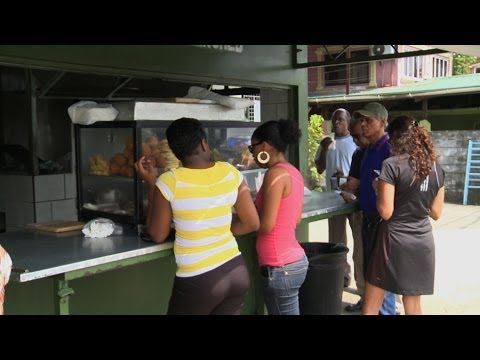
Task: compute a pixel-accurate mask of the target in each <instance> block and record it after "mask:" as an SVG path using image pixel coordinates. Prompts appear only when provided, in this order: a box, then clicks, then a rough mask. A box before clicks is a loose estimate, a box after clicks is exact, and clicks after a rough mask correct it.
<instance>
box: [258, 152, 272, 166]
mask: <svg viewBox="0 0 480 360" xmlns="http://www.w3.org/2000/svg"><path fill="white" fill-rule="evenodd" d="M262 156H265V159H262ZM257 161H258V162H259V163H260V164H263V165H265V164H266V163H268V162H269V161H270V154H269V153H268V152H266V151H265V150H264V151H260V152H259V153H258V155H257Z"/></svg>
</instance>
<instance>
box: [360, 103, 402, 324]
mask: <svg viewBox="0 0 480 360" xmlns="http://www.w3.org/2000/svg"><path fill="white" fill-rule="evenodd" d="M353 116H354V117H355V118H359V119H360V123H361V128H362V133H363V136H364V137H365V138H366V139H367V140H368V143H369V145H368V147H367V149H366V150H365V154H364V155H363V159H362V163H361V165H360V187H359V193H358V194H359V198H358V205H359V208H360V210H362V215H363V225H362V240H363V270H364V272H363V274H364V276H365V274H366V271H367V267H368V263H369V261H370V255H371V252H372V248H373V245H374V243H375V239H376V234H377V228H378V224H379V223H380V221H381V218H380V215H379V214H378V210H377V194H376V192H375V189H374V188H373V181H374V179H375V178H376V177H377V176H378V174H379V173H380V169H381V168H382V162H383V160H385V159H387V158H388V157H390V144H389V143H388V134H386V133H385V127H386V125H387V119H388V112H387V109H385V107H384V106H383V105H382V104H379V103H377V102H371V103H368V104H366V105H365V106H364V107H363V108H362V109H361V110H357V111H355V112H354V113H353ZM380 314H381V315H395V314H396V298H395V294H394V293H391V292H388V291H387V292H386V293H385V297H384V301H383V304H382V307H381V308H380Z"/></svg>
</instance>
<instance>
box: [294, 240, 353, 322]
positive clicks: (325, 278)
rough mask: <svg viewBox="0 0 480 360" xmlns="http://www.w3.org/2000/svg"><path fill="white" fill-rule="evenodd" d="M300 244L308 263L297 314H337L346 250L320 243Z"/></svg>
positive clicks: (340, 310)
mask: <svg viewBox="0 0 480 360" xmlns="http://www.w3.org/2000/svg"><path fill="white" fill-rule="evenodd" d="M301 245H302V247H303V248H304V249H305V254H306V255H307V258H308V261H309V263H310V264H309V265H308V271H307V277H306V278H305V282H304V283H303V285H302V287H301V288H300V292H299V302H300V314H301V315H340V314H341V312H342V293H343V272H344V262H345V260H346V257H347V253H348V247H346V246H345V245H343V244H334V243H324V242H313V243H302V244H301Z"/></svg>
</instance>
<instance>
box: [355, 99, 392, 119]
mask: <svg viewBox="0 0 480 360" xmlns="http://www.w3.org/2000/svg"><path fill="white" fill-rule="evenodd" d="M353 116H354V117H355V118H361V117H374V118H376V119H379V120H383V121H387V119H388V111H387V109H385V106H383V105H382V104H379V103H377V102H371V103H368V104H366V105H365V106H364V107H363V108H362V109H360V110H357V111H355V112H354V113H353Z"/></svg>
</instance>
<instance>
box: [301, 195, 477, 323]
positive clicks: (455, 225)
mask: <svg viewBox="0 0 480 360" xmlns="http://www.w3.org/2000/svg"><path fill="white" fill-rule="evenodd" d="M432 225H433V229H434V237H435V247H436V272H435V293H434V294H433V295H429V296H423V297H422V307H423V313H424V314H426V315H437V314H440V315H447V314H448V315H480V280H479V277H478V275H479V274H480V259H479V258H480V206H472V205H465V206H464V205H457V204H445V206H444V210H443V214H442V216H441V218H440V219H439V220H438V221H433V220H432ZM310 231H311V232H315V234H317V236H318V237H317V238H319V239H325V241H328V222H327V221H326V220H321V221H317V222H315V223H312V224H311V225H310ZM347 234H348V244H347V245H348V247H349V248H350V249H352V244H353V242H352V236H351V233H350V232H347ZM347 258H348V261H349V262H350V263H352V251H349V253H348V255H347ZM352 268H353V266H352ZM358 299H359V296H358V295H356V288H355V284H354V281H352V285H351V287H350V288H348V289H346V290H345V291H344V293H343V307H344V306H345V305H347V304H349V303H356V302H357V300H358ZM400 311H401V313H403V308H401V307H400ZM343 314H350V313H347V312H345V311H344V312H343ZM357 314H358V313H357Z"/></svg>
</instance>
